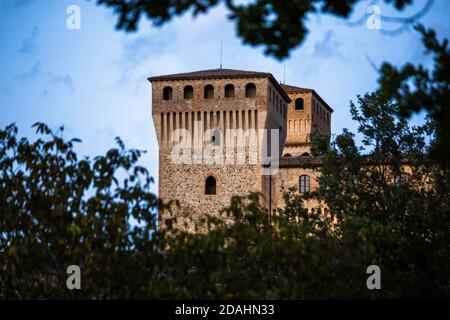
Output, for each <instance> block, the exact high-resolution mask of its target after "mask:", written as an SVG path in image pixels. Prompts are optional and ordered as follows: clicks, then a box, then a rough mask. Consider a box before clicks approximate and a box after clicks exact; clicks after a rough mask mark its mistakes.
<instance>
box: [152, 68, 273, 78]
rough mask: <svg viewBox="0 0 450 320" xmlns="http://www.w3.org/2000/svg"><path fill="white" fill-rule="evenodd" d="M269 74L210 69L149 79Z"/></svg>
mask: <svg viewBox="0 0 450 320" xmlns="http://www.w3.org/2000/svg"><path fill="white" fill-rule="evenodd" d="M270 76H272V74H270V73H267V72H258V71H246V70H233V69H209V70H200V71H194V72H184V73H175V74H168V75H163V76H154V77H150V78H148V80H150V81H157V80H191V79H214V78H243V77H270Z"/></svg>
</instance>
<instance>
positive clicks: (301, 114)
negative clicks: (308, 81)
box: [282, 84, 333, 157]
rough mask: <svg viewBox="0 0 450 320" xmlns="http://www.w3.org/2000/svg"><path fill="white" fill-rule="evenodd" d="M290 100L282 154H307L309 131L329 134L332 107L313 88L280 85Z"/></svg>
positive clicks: (308, 153)
mask: <svg viewBox="0 0 450 320" xmlns="http://www.w3.org/2000/svg"><path fill="white" fill-rule="evenodd" d="M282 87H283V89H284V91H285V92H286V93H287V94H288V95H289V97H290V99H291V102H290V103H289V106H288V116H287V130H288V132H287V139H286V144H285V146H284V150H283V156H285V157H289V156H292V157H295V156H308V155H310V153H311V151H310V150H311V141H310V137H311V133H312V132H313V130H318V131H319V132H320V133H321V134H323V135H325V136H328V137H330V135H331V113H332V112H333V109H332V108H331V107H330V106H329V105H328V104H327V103H326V102H325V101H324V100H323V99H322V98H321V97H320V96H319V95H318V94H317V93H316V91H314V90H313V89H307V88H300V87H295V86H290V85H284V84H283V85H282Z"/></svg>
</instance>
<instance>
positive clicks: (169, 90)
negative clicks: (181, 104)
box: [163, 87, 172, 100]
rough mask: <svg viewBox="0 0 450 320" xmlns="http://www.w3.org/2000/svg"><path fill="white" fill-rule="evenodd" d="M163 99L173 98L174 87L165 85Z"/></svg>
mask: <svg viewBox="0 0 450 320" xmlns="http://www.w3.org/2000/svg"><path fill="white" fill-rule="evenodd" d="M163 100H172V87H164V89H163Z"/></svg>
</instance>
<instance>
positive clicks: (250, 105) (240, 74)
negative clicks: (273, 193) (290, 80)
mask: <svg viewBox="0 0 450 320" xmlns="http://www.w3.org/2000/svg"><path fill="white" fill-rule="evenodd" d="M148 80H149V81H150V82H151V83H152V116H153V122H154V125H155V129H156V134H157V138H158V145H159V186H158V189H159V197H160V198H161V199H163V200H164V201H169V200H178V201H179V203H180V207H179V208H175V207H173V210H172V212H171V214H172V215H173V216H175V217H176V218H177V225H178V226H179V227H181V228H184V229H187V230H189V231H194V225H193V224H192V221H193V220H194V221H195V219H197V218H200V217H201V216H202V215H203V214H215V213H218V212H219V211H220V210H221V209H222V208H225V207H227V206H228V205H229V204H230V199H231V197H232V196H234V195H241V196H242V195H248V194H249V193H252V192H261V193H262V194H266V192H265V189H266V188H267V184H266V183H265V179H264V178H263V176H262V171H263V164H262V163H261V161H260V157H259V155H258V156H257V157H256V160H255V159H252V160H250V159H249V158H250V156H249V153H248V152H247V151H249V149H246V151H245V154H246V156H245V158H244V159H238V153H239V150H238V148H239V144H238V143H236V144H234V143H229V142H230V141H231V140H228V139H226V134H225V132H226V130H227V129H242V130H243V131H244V132H245V131H247V130H248V129H255V130H256V132H260V129H276V130H278V132H279V133H280V135H279V136H280V138H279V139H280V140H279V152H280V156H281V151H282V148H283V145H284V142H285V139H286V134H287V130H286V124H287V121H286V119H287V112H288V111H287V104H288V103H289V102H290V99H289V96H288V95H287V94H286V92H285V91H284V90H283V89H282V87H281V85H280V84H279V83H278V82H277V81H276V80H275V78H274V77H273V76H272V75H271V74H270V73H264V72H254V71H242V70H230V69H213V70H204V71H196V72H190V73H180V74H172V75H165V76H155V77H150V78H149V79H148ZM177 129H178V131H176V130H177ZM180 129H181V130H180ZM180 132H183V133H181V137H180ZM244 137H246V138H244V140H245V139H247V140H245V141H248V139H249V138H248V136H245V135H244ZM179 139H180V140H183V141H184V142H188V143H187V145H189V146H191V147H193V148H189V149H188V148H185V146H186V144H183V147H182V148H181V149H182V152H180V153H182V154H183V160H180V158H179V157H176V156H174V154H178V153H177V152H178V151H180V150H181V149H180V143H179V142H180V140H179ZM263 140H264V139H261V138H260V137H259V136H257V148H258V150H261V146H262V144H263V143H266V141H263ZM233 141H235V142H237V138H236V137H234V138H233ZM199 145H200V146H201V148H202V151H200V152H198V149H196V146H197V147H198V146H199ZM211 145H212V146H214V147H217V148H218V149H213V151H212V154H214V155H222V161H220V157H221V156H219V157H218V159H219V161H214V162H213V163H211V161H210V160H211V159H209V160H208V159H207V156H206V153H205V148H209V147H208V146H211ZM175 151H177V152H175ZM230 152H231V153H232V154H233V153H234V154H235V156H234V157H233V159H234V161H227V159H228V160H229V159H231V158H232V157H231V156H230ZM225 153H226V154H225ZM210 154H211V153H210ZM215 159H217V158H215ZM164 214H165V215H169V213H164ZM164 214H163V215H161V214H160V216H159V219H160V222H161V219H166V218H169V217H171V216H164ZM192 218H193V219H192Z"/></svg>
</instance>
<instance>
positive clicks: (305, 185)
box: [300, 175, 309, 193]
mask: <svg viewBox="0 0 450 320" xmlns="http://www.w3.org/2000/svg"><path fill="white" fill-rule="evenodd" d="M304 192H309V176H307V175H301V176H300V193H304Z"/></svg>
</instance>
